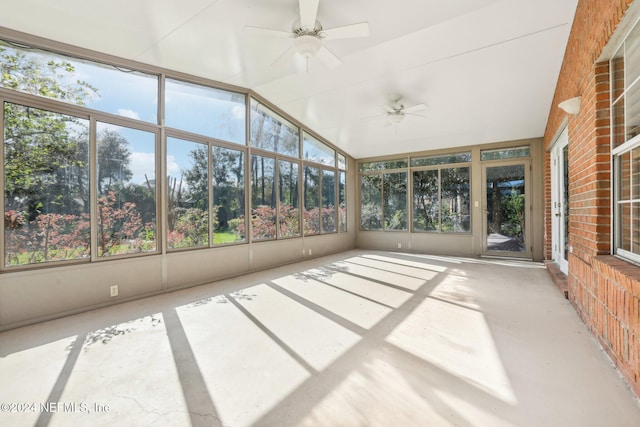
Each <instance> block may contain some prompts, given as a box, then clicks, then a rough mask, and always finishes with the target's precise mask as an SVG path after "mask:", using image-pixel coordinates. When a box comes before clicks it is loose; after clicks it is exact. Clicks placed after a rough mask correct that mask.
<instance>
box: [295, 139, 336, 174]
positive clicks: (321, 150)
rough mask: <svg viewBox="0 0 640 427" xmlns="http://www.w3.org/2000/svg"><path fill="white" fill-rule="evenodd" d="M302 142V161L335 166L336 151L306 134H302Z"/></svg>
mask: <svg viewBox="0 0 640 427" xmlns="http://www.w3.org/2000/svg"><path fill="white" fill-rule="evenodd" d="M303 135H304V138H303V141H302V147H303V154H304V159H305V160H309V161H312V162H316V163H322V164H324V165H329V166H335V165H336V151H335V150H334V149H333V148H331V147H329V146H328V145H326V144H324V143H322V142H320V141H318V140H317V139H316V138H314V137H312V136H311V135H309V134H308V133H306V132H304V133H303Z"/></svg>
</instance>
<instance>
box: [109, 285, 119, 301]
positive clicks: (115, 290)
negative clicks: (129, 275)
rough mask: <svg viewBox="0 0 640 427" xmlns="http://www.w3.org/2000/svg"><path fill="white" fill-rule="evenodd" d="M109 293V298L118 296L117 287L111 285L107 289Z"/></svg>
mask: <svg viewBox="0 0 640 427" xmlns="http://www.w3.org/2000/svg"><path fill="white" fill-rule="evenodd" d="M109 291H110V292H111V298H113V297H117V296H118V285H112V286H111V287H110V288H109Z"/></svg>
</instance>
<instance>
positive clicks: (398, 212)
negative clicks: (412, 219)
mask: <svg viewBox="0 0 640 427" xmlns="http://www.w3.org/2000/svg"><path fill="white" fill-rule="evenodd" d="M383 182H384V229H385V230H406V229H407V173H406V172H394V173H385V174H384V178H383Z"/></svg>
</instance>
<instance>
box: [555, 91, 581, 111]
mask: <svg viewBox="0 0 640 427" xmlns="http://www.w3.org/2000/svg"><path fill="white" fill-rule="evenodd" d="M581 101H582V97H581V96H576V97H575V98H570V99H567V100H566V101H562V102H561V103H560V104H558V107H560V108H562V109H563V110H564V111H566V112H567V113H569V114H574V115H575V114H578V113H579V112H580V102H581Z"/></svg>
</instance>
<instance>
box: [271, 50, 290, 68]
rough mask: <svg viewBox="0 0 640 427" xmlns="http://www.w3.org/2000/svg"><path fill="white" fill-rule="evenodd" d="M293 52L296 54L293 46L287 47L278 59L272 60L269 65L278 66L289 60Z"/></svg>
mask: <svg viewBox="0 0 640 427" xmlns="http://www.w3.org/2000/svg"><path fill="white" fill-rule="evenodd" d="M295 54H296V48H295V46H291V47H290V48H289V49H287V50H285V51H284V53H283V54H282V55H280V56H279V57H278V59H276V60H275V61H273V64H271V66H272V67H278V66H280V65H283V64H285V63H287V62H289V61H290V60H291V58H293V56H294V55H295Z"/></svg>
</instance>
